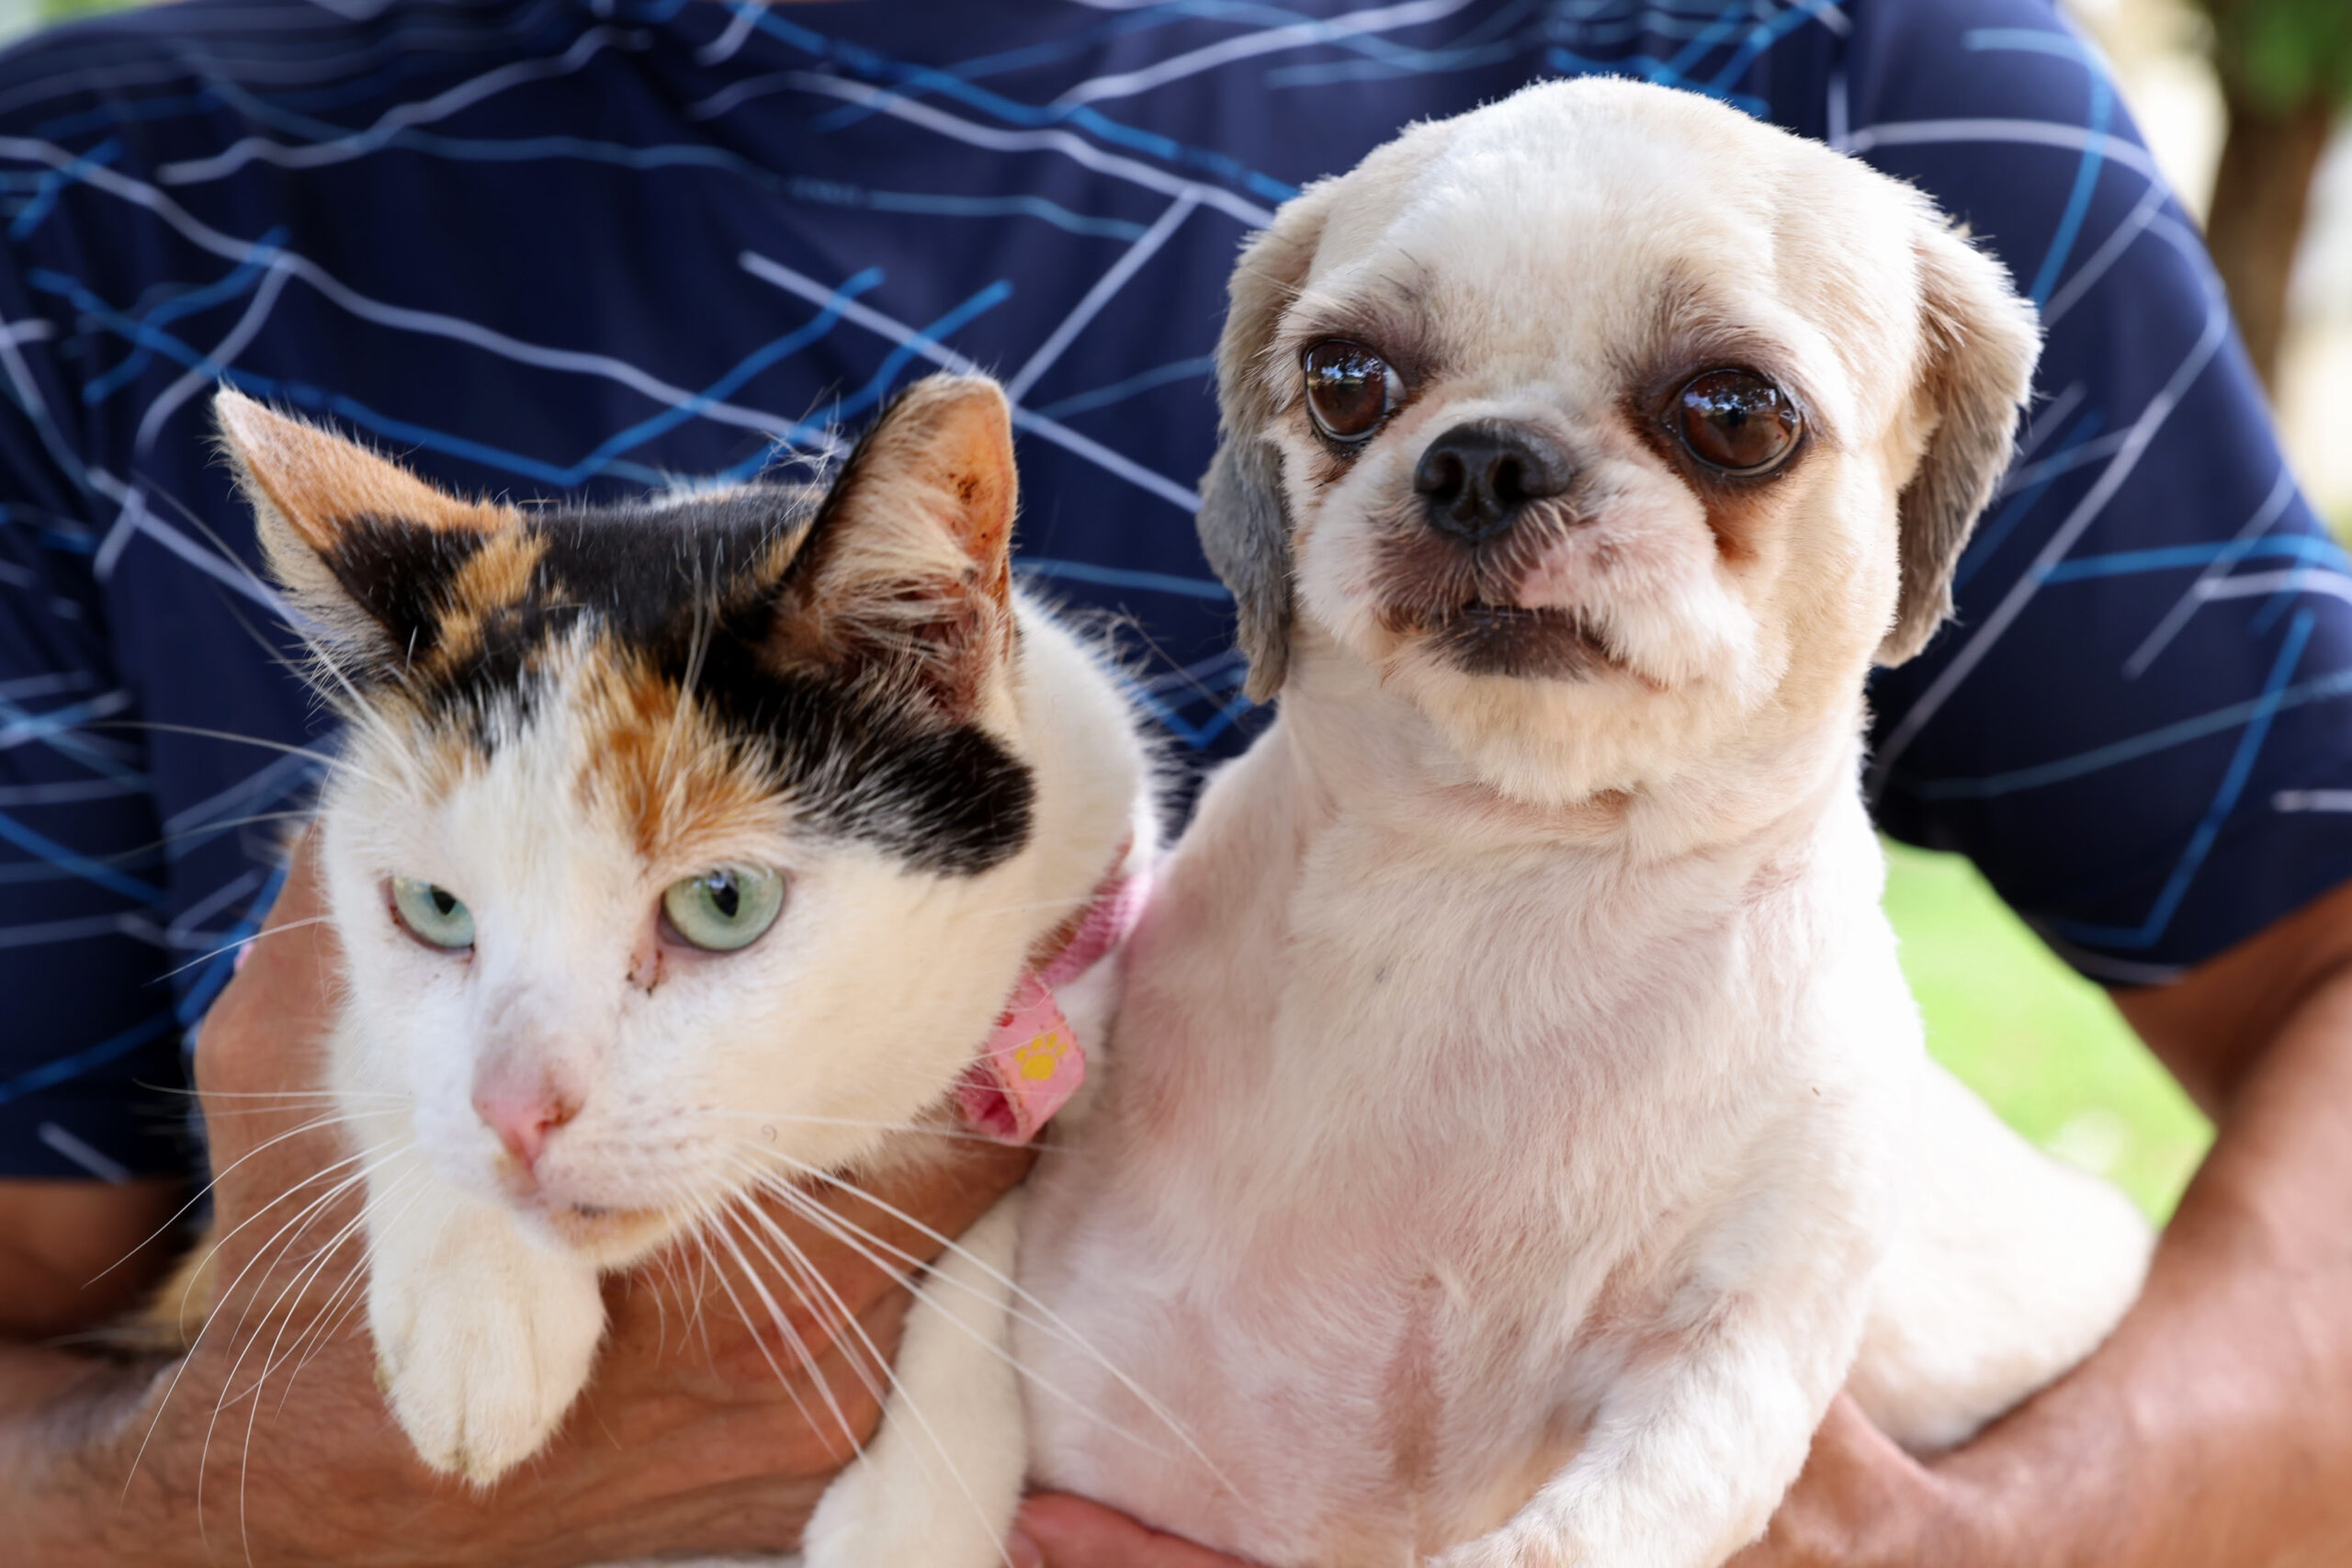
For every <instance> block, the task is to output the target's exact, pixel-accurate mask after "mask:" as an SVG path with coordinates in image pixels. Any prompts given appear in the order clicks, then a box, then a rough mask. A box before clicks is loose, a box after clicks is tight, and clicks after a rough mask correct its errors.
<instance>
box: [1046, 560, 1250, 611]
mask: <svg viewBox="0 0 2352 1568" xmlns="http://www.w3.org/2000/svg"><path fill="white" fill-rule="evenodd" d="M1012 569H1013V570H1015V571H1021V572H1026V573H1028V574H1029V575H1030V576H1032V577H1050V578H1057V579H1059V580H1061V581H1065V582H1091V583H1094V584H1096V585H1097V586H1099V587H1104V588H1144V589H1148V590H1150V591H1151V592H1154V593H1176V594H1181V595H1182V596H1183V597H1185V598H1187V599H1215V600H1219V601H1223V602H1226V603H1230V602H1231V601H1232V598H1233V595H1232V594H1231V593H1230V592H1227V590H1226V587H1225V584H1223V583H1221V582H1212V581H1209V580H1208V579H1206V578H1201V577H1176V576H1173V575H1171V574H1170V573H1168V572H1164V571H1130V570H1126V569H1125V568H1124V567H1112V566H1096V565H1094V564H1093V563H1092V562H1091V561H1080V560H1053V559H1050V558H1044V557H1038V556H1021V557H1018V558H1015V559H1014V561H1013V563H1012Z"/></svg>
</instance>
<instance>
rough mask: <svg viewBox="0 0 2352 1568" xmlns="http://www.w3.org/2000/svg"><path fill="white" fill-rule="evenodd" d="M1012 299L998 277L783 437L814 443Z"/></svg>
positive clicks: (723, 474) (760, 461)
mask: <svg viewBox="0 0 2352 1568" xmlns="http://www.w3.org/2000/svg"><path fill="white" fill-rule="evenodd" d="M844 287H846V286H844ZM1007 299H1012V284H1010V283H1008V282H1006V281H1005V280H1004V279H1003V278H1001V277H1000V278H998V279H997V280H996V281H995V282H994V283H991V284H989V286H988V287H987V288H983V289H981V290H980V291H979V292H978V293H977V294H975V295H973V296H972V297H971V298H970V299H967V300H965V301H964V302H963V303H962V304H960V305H958V306H956V308H955V309H954V310H950V311H948V312H947V313H946V314H945V315H944V316H942V317H940V318H939V319H938V320H937V321H933V322H932V323H931V324H930V325H928V326H926V327H922V328H921V329H919V330H918V331H916V332H915V333H912V334H911V335H910V336H909V337H908V339H907V341H906V342H904V343H902V344H899V345H898V346H897V347H895V348H893V349H892V350H891V351H890V352H889V353H888V355H885V356H884V357H883V360H882V365H881V367H880V368H879V369H877V370H876V371H875V372H874V374H873V375H872V376H870V377H868V378H866V381H865V385H864V386H862V387H860V388H859V389H857V390H856V391H854V392H852V393H851V394H850V395H849V396H848V397H845V398H839V399H836V400H834V402H833V404H832V406H831V408H829V409H827V410H826V411H825V412H824V413H823V414H822V415H821V416H820V417H819V418H816V419H804V420H801V421H799V422H798V423H795V424H794V425H792V426H791V428H790V429H788V430H787V431H786V432H785V437H784V438H785V439H786V441H788V442H792V443H795V444H806V443H810V442H814V441H816V440H818V439H820V437H822V436H823V435H825V434H827V433H828V432H829V431H831V429H832V428H833V427H834V426H836V425H838V424H841V423H842V422H843V421H845V420H851V419H854V418H856V417H857V416H858V415H859V414H861V413H864V412H865V411H866V410H867V409H869V408H872V407H873V406H874V405H875V404H876V403H878V402H880V401H881V400H883V399H884V398H886V397H888V396H889V393H890V387H891V384H892V383H893V382H895V381H896V380H897V379H898V378H899V372H900V371H902V370H904V369H905V368H906V367H908V366H909V365H910V364H911V363H913V360H914V357H915V355H918V354H920V353H922V350H923V348H924V347H925V346H926V345H928V344H936V343H937V342H938V340H939V339H941V338H943V337H945V336H946V335H947V334H948V333H953V332H958V331H960V330H962V329H963V328H964V327H967V326H968V325H970V324H971V322H972V321H973V320H974V319H976V318H977V317H979V316H981V315H984V314H986V313H987V312H988V311H989V310H994V309H995V308H996V307H997V306H999V305H1001V304H1002V303H1004V301H1006V300H1007ZM772 457H773V454H772V453H767V452H759V453H754V454H753V455H752V457H746V458H745V459H744V460H743V461H742V462H741V463H738V464H736V465H735V466H734V467H733V468H726V469H723V470H721V471H720V473H719V474H718V478H719V479H749V478H751V477H752V475H753V474H756V473H758V472H759V471H760V470H761V469H762V468H765V467H766V466H767V465H768V463H769V461H770V460H771V458H772Z"/></svg>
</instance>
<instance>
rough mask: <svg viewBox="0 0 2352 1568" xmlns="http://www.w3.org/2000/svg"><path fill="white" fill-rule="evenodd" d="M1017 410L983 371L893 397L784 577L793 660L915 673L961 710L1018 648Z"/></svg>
mask: <svg viewBox="0 0 2352 1568" xmlns="http://www.w3.org/2000/svg"><path fill="white" fill-rule="evenodd" d="M1019 493H1020V492H1019V485H1018V483H1017V482H1016V480H1015V478H1014V474H1013V466H1012V411H1011V409H1010V408H1009V406H1008V405H1007V404H1006V402H1005V400H1004V393H1003V391H1002V390H1001V389H1000V388H999V387H998V386H997V384H996V383H995V382H994V381H991V380H989V379H988V378H985V377H980V376H933V377H930V378H926V379H924V380H921V381H918V382H916V383H915V384H914V385H913V386H911V387H910V388H908V389H906V390H905V391H904V392H902V393H900V394H899V396H898V397H897V398H896V399H894V400H892V401H891V403H890V406H889V407H888V408H887V409H885V410H884V411H883V412H882V415H881V417H880V418H879V419H877V420H876V422H875V423H874V426H873V428H872V429H870V430H868V431H867V432H866V433H865V438H864V439H863V440H861V441H860V442H859V443H858V444H857V449H856V450H855V451H854V452H853V453H851V454H850V457H849V461H848V462H847V463H846V464H845V465H844V466H843V467H842V472H841V475H840V477H839V478H838V479H836V480H835V481H834V484H833V487H832V490H831V493H830V494H829V495H828V496H827V498H826V501H825V503H824V506H823V507H822V509H821V510H820V512H819V513H818V514H817V518H816V521H815V522H814V523H812V524H811V525H809V536H808V538H807V540H806V542H805V543H804V544H803V545H802V546H801V548H800V550H799V553H798V555H797V558H795V560H794V561H793V563H792V567H791V570H790V571H789V572H788V574H787V580H786V592H785V593H784V595H783V597H782V599H781V601H780V603H779V612H780V614H779V617H778V622H777V626H776V632H775V639H774V641H773V644H772V648H771V651H772V653H773V654H774V655H775V658H776V659H777V660H778V661H779V662H781V663H784V664H787V665H808V666H830V667H833V668H841V667H843V666H846V665H852V664H854V665H858V666H860V667H862V668H865V669H867V670H869V671H876V672H877V673H886V674H888V675H891V676H903V677H911V678H912V680H913V682H914V687H915V689H917V690H920V691H922V692H926V693H928V694H930V695H931V696H932V697H933V699H934V700H935V701H936V702H937V704H938V705H939V706H940V708H941V709H942V710H943V711H944V712H946V713H947V714H949V715H950V716H955V717H957V718H959V719H960V718H962V717H963V716H967V715H968V714H969V713H970V711H971V710H972V707H973V705H974V704H975V703H976V702H977V701H978V694H979V691H980V688H981V687H982V685H983V684H984V683H985V682H986V678H987V675H988V672H989V670H990V669H991V668H993V667H994V666H995V665H997V664H999V663H1001V661H1002V660H1003V659H1004V658H1005V656H1006V655H1007V654H1008V653H1009V652H1010V651H1011V649H1012V635H1013V632H1012V626H1013V623H1012V518H1013V513H1014V511H1015V509H1016V504H1017V502H1018V499H1019Z"/></svg>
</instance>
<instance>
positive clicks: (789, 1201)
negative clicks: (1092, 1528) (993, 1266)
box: [752, 1184, 1174, 1458]
mask: <svg viewBox="0 0 2352 1568" xmlns="http://www.w3.org/2000/svg"><path fill="white" fill-rule="evenodd" d="M763 1190H765V1191H767V1192H769V1193H770V1194H771V1195H773V1196H775V1198H777V1199H778V1200H779V1201H782V1202H784V1203H785V1204H786V1205H787V1206H788V1207H789V1208H791V1210H792V1211H793V1213H797V1214H798V1215H799V1216H800V1217H801V1218H802V1219H804V1220H806V1221H808V1222H809V1224H812V1225H815V1226H817V1227H818V1228H819V1229H820V1230H822V1231H824V1232H825V1233H826V1234H827V1235H831V1237H833V1239H835V1240H836V1241H839V1242H841V1243H842V1245H844V1246H846V1247H849V1248H850V1249H851V1250H853V1251H854V1252H855V1253H857V1255H858V1256H859V1257H861V1258H864V1259H865V1261H866V1262H868V1263H870V1264H872V1265H873V1266H874V1267H875V1268H876V1269H881V1270H882V1271H883V1272H885V1273H890V1274H898V1273H899V1269H896V1268H894V1267H893V1264H894V1263H895V1264H903V1265H905V1266H906V1267H907V1269H908V1272H906V1273H904V1274H902V1275H900V1276H899V1280H900V1283H902V1284H903V1285H904V1286H905V1287H906V1289H907V1291H908V1292H910V1294H912V1295H913V1296H914V1297H915V1298H916V1299H917V1300H920V1301H929V1300H931V1295H930V1292H931V1289H932V1288H933V1286H935V1285H946V1286H952V1287H953V1288H955V1289H956V1290H958V1291H961V1292H964V1293H965V1294H966V1295H967V1296H969V1297H973V1298H976V1299H978V1300H981V1301H989V1300H992V1299H993V1298H992V1297H991V1296H990V1295H989V1292H986V1291H983V1290H981V1289H980V1288H979V1287H978V1286H976V1285H973V1284H971V1283H969V1282H967V1281H966V1280H958V1279H956V1278H955V1277H953V1276H952V1275H947V1274H942V1273H940V1272H938V1271H937V1270H935V1269H931V1267H930V1266H929V1265H928V1264H927V1263H926V1262H925V1261H924V1260H923V1259H922V1258H920V1257H918V1256H917V1255H916V1254H914V1253H911V1252H909V1251H907V1250H905V1249H904V1248H902V1247H894V1246H892V1245H891V1244H890V1243H888V1242H887V1241H885V1240H883V1239H882V1238H881V1237H880V1236H877V1235H875V1234H874V1233H873V1232H871V1231H869V1230H866V1229H865V1228H864V1227H863V1226H861V1225H859V1224H856V1223H855V1222H854V1221H852V1220H849V1219H847V1218H845V1217H843V1216H842V1215H839V1214H836V1213H833V1212H832V1211H831V1210H829V1209H827V1208H826V1207H825V1206H824V1205H823V1204H821V1203H819V1202H818V1201H816V1200H814V1199H813V1198H811V1197H809V1195H808V1194H807V1193H806V1192H804V1191H801V1190H799V1189H798V1188H797V1186H782V1187H779V1186H775V1185H773V1184H767V1185H763ZM752 1213H754V1214H755V1215H756V1216H757V1217H758V1219H759V1220H760V1222H761V1223H762V1224H763V1225H765V1226H767V1227H768V1228H770V1229H771V1230H775V1231H778V1234H781V1232H780V1228H779V1227H777V1226H776V1224H775V1221H774V1220H773V1219H771V1218H770V1217H769V1216H767V1215H766V1214H764V1213H759V1211H757V1210H753V1211H752ZM1005 1310H1006V1313H1007V1314H1008V1315H1009V1316H1011V1317H1012V1318H1014V1319H1016V1320H1018V1321H1020V1322H1023V1323H1027V1324H1030V1325H1033V1326H1035V1327H1036V1328H1037V1329H1038V1330H1039V1331H1040V1332H1046V1333H1052V1332H1055V1330H1054V1328H1053V1326H1052V1325H1049V1324H1047V1323H1046V1322H1045V1321H1044V1320H1043V1319H1041V1318H1038V1317H1036V1316H1035V1315H1033V1314H1029V1313H1026V1312H1024V1311H1023V1309H1022V1308H1021V1307H1020V1306H1018V1305H1017V1304H1013V1303H1008V1304H1007V1305H1006V1308H1005ZM942 1315H943V1316H944V1317H945V1318H946V1320H947V1321H948V1322H950V1323H952V1324H954V1325H955V1326H956V1328H957V1330H959V1331H960V1332H961V1333H962V1334H963V1335H964V1336H965V1337H967V1339H970V1340H971V1341H973V1343H975V1344H977V1345H978V1346H979V1347H980V1348H982V1349H985V1350H987V1351H988V1352H989V1354H990V1355H991V1356H993V1357H994V1358H995V1359H998V1360H1000V1361H1002V1362H1003V1363H1004V1364H1005V1365H1006V1366H1009V1367H1011V1368H1012V1370H1013V1371H1014V1372H1015V1373H1016V1374H1018V1375H1019V1376H1020V1378H1021V1379H1022V1380H1023V1382H1026V1383H1027V1384H1029V1385H1030V1386H1031V1387H1034V1388H1036V1389H1039V1390H1042V1391H1043V1392H1045V1393H1048V1394H1051V1395H1052V1396H1053V1397H1054V1398H1055V1399H1056V1400H1057V1401H1059V1402H1060V1403H1062V1404H1066V1405H1068V1406H1069V1408H1071V1409H1072V1410H1074V1411H1078V1412H1079V1413H1080V1414H1082V1415H1084V1414H1092V1413H1091V1412H1089V1411H1088V1409H1087V1406H1086V1405H1085V1404H1084V1403H1083V1402H1082V1401H1080V1400H1079V1399H1078V1398H1076V1397H1075V1396H1073V1395H1072V1394H1070V1393H1068V1392H1067V1391H1065V1390H1064V1389H1062V1388H1060V1387H1059V1386H1057V1384H1055V1383H1054V1382H1051V1381H1050V1380H1048V1379H1046V1378H1044V1377H1041V1376H1039V1375H1038V1374H1037V1373H1035V1372H1034V1371H1031V1370H1030V1369H1029V1368H1027V1367H1026V1366H1023V1364H1022V1362H1021V1360H1020V1359H1019V1358H1018V1357H1016V1356H1014V1355H1013V1354H1012V1351H1010V1350H1008V1349H1007V1348H1004V1347H1003V1346H1001V1345H1000V1344H997V1343H996V1342H994V1341H993V1340H990V1339H989V1338H988V1337H986V1336H985V1335H983V1334H981V1333H979V1332H978V1330H976V1329H974V1328H973V1327H972V1326H971V1325H969V1324H967V1323H966V1322H965V1321H964V1320H963V1318H962V1317H961V1316H960V1315H958V1314H955V1313H952V1312H947V1313H943V1314H942ZM1096 1418H1097V1420H1098V1422H1099V1423H1100V1424H1101V1425H1103V1426H1104V1427H1107V1428H1109V1430H1110V1431H1111V1432H1112V1434H1113V1435H1114V1436H1115V1437H1120V1438H1125V1439H1126V1440H1127V1441H1129V1442H1132V1443H1134V1444H1135V1445H1136V1447H1138V1448H1141V1449H1143V1450H1145V1451H1146V1452H1148V1453H1152V1454H1157V1455H1159V1456H1160V1457H1162V1458H1173V1457H1174V1456H1173V1455H1171V1454H1170V1453H1169V1452H1168V1450H1165V1449H1164V1448H1162V1447H1160V1446H1159V1444H1157V1443H1153V1442H1151V1441H1149V1440H1148V1439H1147V1438H1144V1437H1143V1436H1142V1435H1141V1434H1140V1433H1137V1432H1135V1431H1133V1430H1130V1429H1128V1428H1126V1427H1123V1426H1119V1425H1117V1424H1114V1423H1112V1422H1110V1421H1107V1420H1102V1419H1101V1418H1100V1417H1099V1416H1097V1417H1096Z"/></svg>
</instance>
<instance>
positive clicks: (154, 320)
mask: <svg viewBox="0 0 2352 1568" xmlns="http://www.w3.org/2000/svg"><path fill="white" fill-rule="evenodd" d="M287 238H288V235H287V231H285V230H284V229H283V228H276V229H272V230H270V231H268V232H267V233H266V234H264V235H263V236H262V237H261V238H260V239H258V240H256V241H254V245H253V248H252V249H251V250H249V251H247V252H246V253H245V254H244V256H243V258H242V259H241V260H240V261H239V262H238V263H237V265H235V266H233V267H232V268H230V269H229V270H228V271H227V272H226V273H224V274H222V275H221V276H220V278H218V279H217V280H215V281H214V282H211V283H208V284H206V285H204V286H203V287H202V288H191V289H189V290H188V291H187V292H186V293H185V294H175V295H173V296H172V297H171V298H170V299H166V300H164V302H163V303H162V304H160V305H158V306H156V307H155V308H154V309H153V310H148V311H146V312H144V313H143V314H141V316H140V317H139V318H138V320H139V321H141V323H142V324H144V325H146V326H149V327H161V326H163V325H164V324H165V323H167V322H171V321H178V320H179V319H180V318H181V317H183V316H193V315H198V314H199V313H201V312H203V311H205V310H210V309H212V308H213V307H214V306H216V305H223V304H226V303H228V302H229V301H230V300H232V299H236V298H238V297H239V296H240V295H243V294H244V293H245V292H247V291H248V290H250V289H251V288H253V287H254V285H255V284H256V283H258V282H259V281H260V280H261V276H262V275H263V274H264V273H266V272H267V271H268V270H269V265H270V264H271V263H272V262H274V261H276V260H277V257H278V255H279V254H280V253H281V252H282V251H283V250H284V248H285V244H286V241H287ZM46 276H51V277H62V276H64V275H63V274H62V273H49V274H47V275H46ZM26 281H27V282H28V283H32V284H33V285H34V286H35V287H36V288H39V287H40V281H39V276H37V275H35V274H28V275H27V277H26ZM153 358H154V350H153V348H152V347H151V346H149V345H148V344H136V345H135V346H134V347H133V348H132V349H131V351H130V353H129V354H128V355H124V356H123V360H122V363H121V364H119V365H118V366H116V367H114V368H113V369H111V370H109V371H107V373H106V374H104V375H102V376H99V377H97V378H94V379H93V380H92V381H91V382H90V383H89V384H88V385H87V386H85V387H84V388H83V389H82V401H83V402H84V403H85V404H87V405H89V406H91V407H93V408H95V407H96V406H97V405H98V404H99V403H102V402H104V401H105V400H107V398H109V397H111V396H112V395H113V394H114V393H115V391H116V390H117V389H119V388H121V387H123V386H125V385H126V384H128V383H129V382H130V381H132V380H133V379H135V378H137V377H138V375H139V373H140V372H141V371H142V370H144V369H146V368H147V367H148V365H149V364H150V363H151V362H152V361H153Z"/></svg>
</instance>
